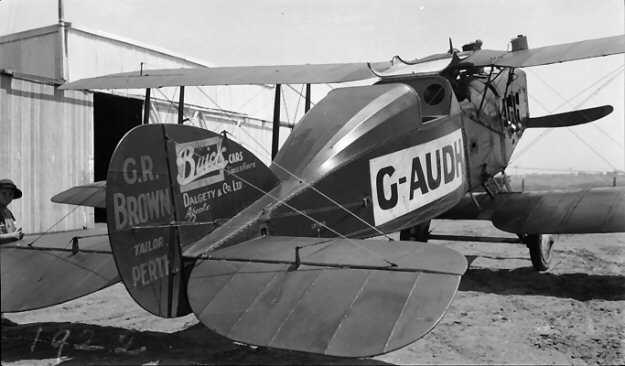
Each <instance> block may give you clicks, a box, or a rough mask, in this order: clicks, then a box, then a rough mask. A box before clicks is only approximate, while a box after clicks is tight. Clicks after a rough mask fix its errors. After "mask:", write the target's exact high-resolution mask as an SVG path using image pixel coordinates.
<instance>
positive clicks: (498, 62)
mask: <svg viewBox="0 0 625 366" xmlns="http://www.w3.org/2000/svg"><path fill="white" fill-rule="evenodd" d="M623 52H625V35H620V36H613V37H605V38H596V39H588V40H584V41H579V42H571V43H565V44H558V45H553V46H545V47H538V48H530V49H527V50H519V51H511V52H500V51H492V50H483V51H477V52H475V53H474V54H473V55H471V56H469V57H467V58H466V59H464V60H462V62H461V63H460V65H462V66H467V65H472V66H502V67H530V66H539V65H548V64H553V63H557V62H566V61H574V60H582V59H586V58H592V57H601V56H608V55H614V54H618V53H623Z"/></svg>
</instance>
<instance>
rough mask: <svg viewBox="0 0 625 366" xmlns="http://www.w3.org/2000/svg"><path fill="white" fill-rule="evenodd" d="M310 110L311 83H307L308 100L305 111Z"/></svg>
mask: <svg viewBox="0 0 625 366" xmlns="http://www.w3.org/2000/svg"><path fill="white" fill-rule="evenodd" d="M309 110H310V83H308V84H306V101H305V103H304V113H307V112H308V111H309Z"/></svg>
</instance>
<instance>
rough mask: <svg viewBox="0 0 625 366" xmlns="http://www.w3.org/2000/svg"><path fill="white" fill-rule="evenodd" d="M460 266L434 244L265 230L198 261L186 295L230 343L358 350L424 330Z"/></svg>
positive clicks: (456, 257) (448, 296)
mask: <svg viewBox="0 0 625 366" xmlns="http://www.w3.org/2000/svg"><path fill="white" fill-rule="evenodd" d="M296 247H301V249H299V266H298V265H297V264H296V262H297V261H296V259H295V258H296ZM389 262H392V263H394V266H391V264H390V263H389ZM466 266H467V263H466V260H465V258H464V256H462V255H461V254H459V253H457V252H455V251H453V250H451V249H448V248H445V247H442V246H437V245H430V244H420V243H412V242H410V243H408V242H398V241H381V240H348V239H323V238H295V237H271V236H265V237H261V238H258V239H254V240H251V241H248V242H245V243H242V244H239V245H235V246H233V247H229V248H225V249H222V250H218V251H216V252H214V253H211V256H210V257H209V258H208V259H205V260H200V261H199V262H198V264H197V265H196V266H195V268H194V269H193V271H192V272H191V276H190V280H189V285H188V296H189V302H190V304H191V307H192V308H193V311H194V313H195V314H196V316H197V317H198V318H199V319H200V321H201V322H202V323H204V324H205V325H206V326H207V327H209V328H211V329H212V330H214V331H216V332H217V333H219V334H222V335H224V336H226V337H228V338H231V339H234V340H237V341H239V342H244V343H249V344H254V345H259V346H266V347H274V348H283V349H290V350H299V351H305V352H313V353H321V354H327V355H334V356H344V357H365V356H371V355H376V354H381V353H386V352H390V351H392V350H395V349H397V348H400V347H403V346H405V345H407V344H409V343H412V342H414V341H415V340H417V339H418V338H420V337H421V336H423V335H424V334H425V333H427V332H428V331H429V330H430V329H431V328H432V327H433V326H434V325H435V324H436V323H437V322H438V321H439V320H440V319H441V317H442V316H443V314H444V313H445V311H446V310H447V308H448V306H449V304H450V303H451V300H452V298H453V296H454V294H455V292H456V290H457V288H458V284H459V281H460V276H461V274H463V273H464V271H465V270H466Z"/></svg>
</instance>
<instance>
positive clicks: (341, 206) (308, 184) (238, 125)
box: [200, 89, 393, 240]
mask: <svg viewBox="0 0 625 366" xmlns="http://www.w3.org/2000/svg"><path fill="white" fill-rule="evenodd" d="M200 91H202V93H203V94H204V95H205V96H206V97H207V98H208V99H209V100H210V101H211V102H213V104H215V106H217V107H218V108H219V109H221V110H222V111H223V112H224V113H225V114H226V116H227V117H228V118H230V119H231V120H232V121H234V122H235V126H236V127H240V130H241V131H243V132H244V133H245V134H246V135H247V136H248V137H249V138H250V139H251V140H252V141H254V142H255V143H256V144H257V145H258V146H260V147H261V149H262V150H263V151H264V152H265V153H266V154H268V155H270V154H269V152H268V151H267V150H266V149H265V148H264V146H263V145H262V144H261V143H260V142H259V141H257V140H256V138H254V137H253V136H252V135H250V134H249V133H248V132H247V131H245V129H244V128H242V126H241V125H240V124H239V123H238V121H237V120H236V119H235V118H233V117H232V116H231V115H230V114H229V113H227V111H225V110H224V109H222V108H221V107H220V106H219V105H218V104H217V103H216V102H215V101H214V100H213V99H212V98H211V97H210V96H208V94H206V93H205V92H204V91H203V90H202V89H200ZM300 96H301V94H300ZM283 97H284V93H283ZM285 104H286V102H285ZM226 132H227V133H229V134H231V135H232V132H230V131H226ZM254 150H255V149H254ZM255 152H258V151H257V150H255ZM273 164H274V165H275V166H276V167H278V168H280V169H281V170H283V171H284V172H286V173H287V174H289V175H290V176H292V177H293V178H295V179H298V180H299V181H301V182H302V183H303V184H304V185H305V186H306V187H308V188H310V189H312V190H313V191H314V192H316V193H317V194H319V195H320V196H322V197H323V198H325V199H327V200H328V201H330V202H331V203H332V204H333V205H336V206H337V207H338V208H340V209H341V210H343V211H345V212H346V213H348V214H349V215H351V216H353V217H355V218H356V219H357V220H359V221H360V222H362V223H363V224H365V225H366V226H367V227H369V228H370V229H372V230H374V231H375V232H377V233H378V234H380V235H382V236H384V237H386V238H387V239H389V240H393V239H392V238H390V237H389V236H388V235H387V234H386V233H384V232H382V231H381V230H380V229H378V228H377V227H375V226H373V225H371V224H370V223H368V222H367V221H366V220H364V219H363V218H361V217H360V216H358V215H356V214H355V213H353V212H352V211H350V210H349V209H347V208H346V207H344V206H343V205H341V204H340V203H338V202H336V201H335V200H334V199H332V198H331V197H329V196H328V195H326V194H325V193H323V192H321V191H319V190H318V189H317V188H315V187H314V186H313V185H311V184H310V183H308V182H306V181H305V180H304V179H302V178H301V177H298V176H297V175H295V174H293V173H292V172H291V171H289V170H288V169H286V168H284V167H283V166H281V165H280V164H278V163H276V162H275V161H274V162H273ZM264 194H265V193H264ZM289 208H291V207H289ZM296 212H298V213H301V211H297V210H296ZM301 214H303V213H301ZM303 215H304V216H306V217H308V218H310V217H309V216H308V215H306V214H303ZM317 223H318V222H317ZM318 224H319V223H318ZM324 226H325V225H324ZM328 229H330V228H328ZM330 230H331V229H330ZM331 231H332V232H335V231H334V230H331Z"/></svg>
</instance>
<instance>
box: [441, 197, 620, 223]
mask: <svg viewBox="0 0 625 366" xmlns="http://www.w3.org/2000/svg"><path fill="white" fill-rule="evenodd" d="M474 197H475V200H476V201H477V202H478V204H479V208H478V207H477V206H476V205H475V203H474V202H473V200H472V199H471V198H470V197H469V196H467V197H464V198H463V199H462V200H461V201H460V203H458V205H456V207H454V208H453V209H451V210H449V211H448V212H446V213H445V214H443V215H441V216H439V217H438V218H441V219H453V220H492V222H493V224H494V225H495V226H496V227H497V228H498V229H500V230H503V231H507V232H510V233H515V234H590V233H614V232H625V187H606V188H588V189H582V190H576V191H552V192H514V193H500V194H498V195H497V196H495V198H494V199H493V198H491V197H490V196H488V194H486V193H483V194H476V195H474Z"/></svg>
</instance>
